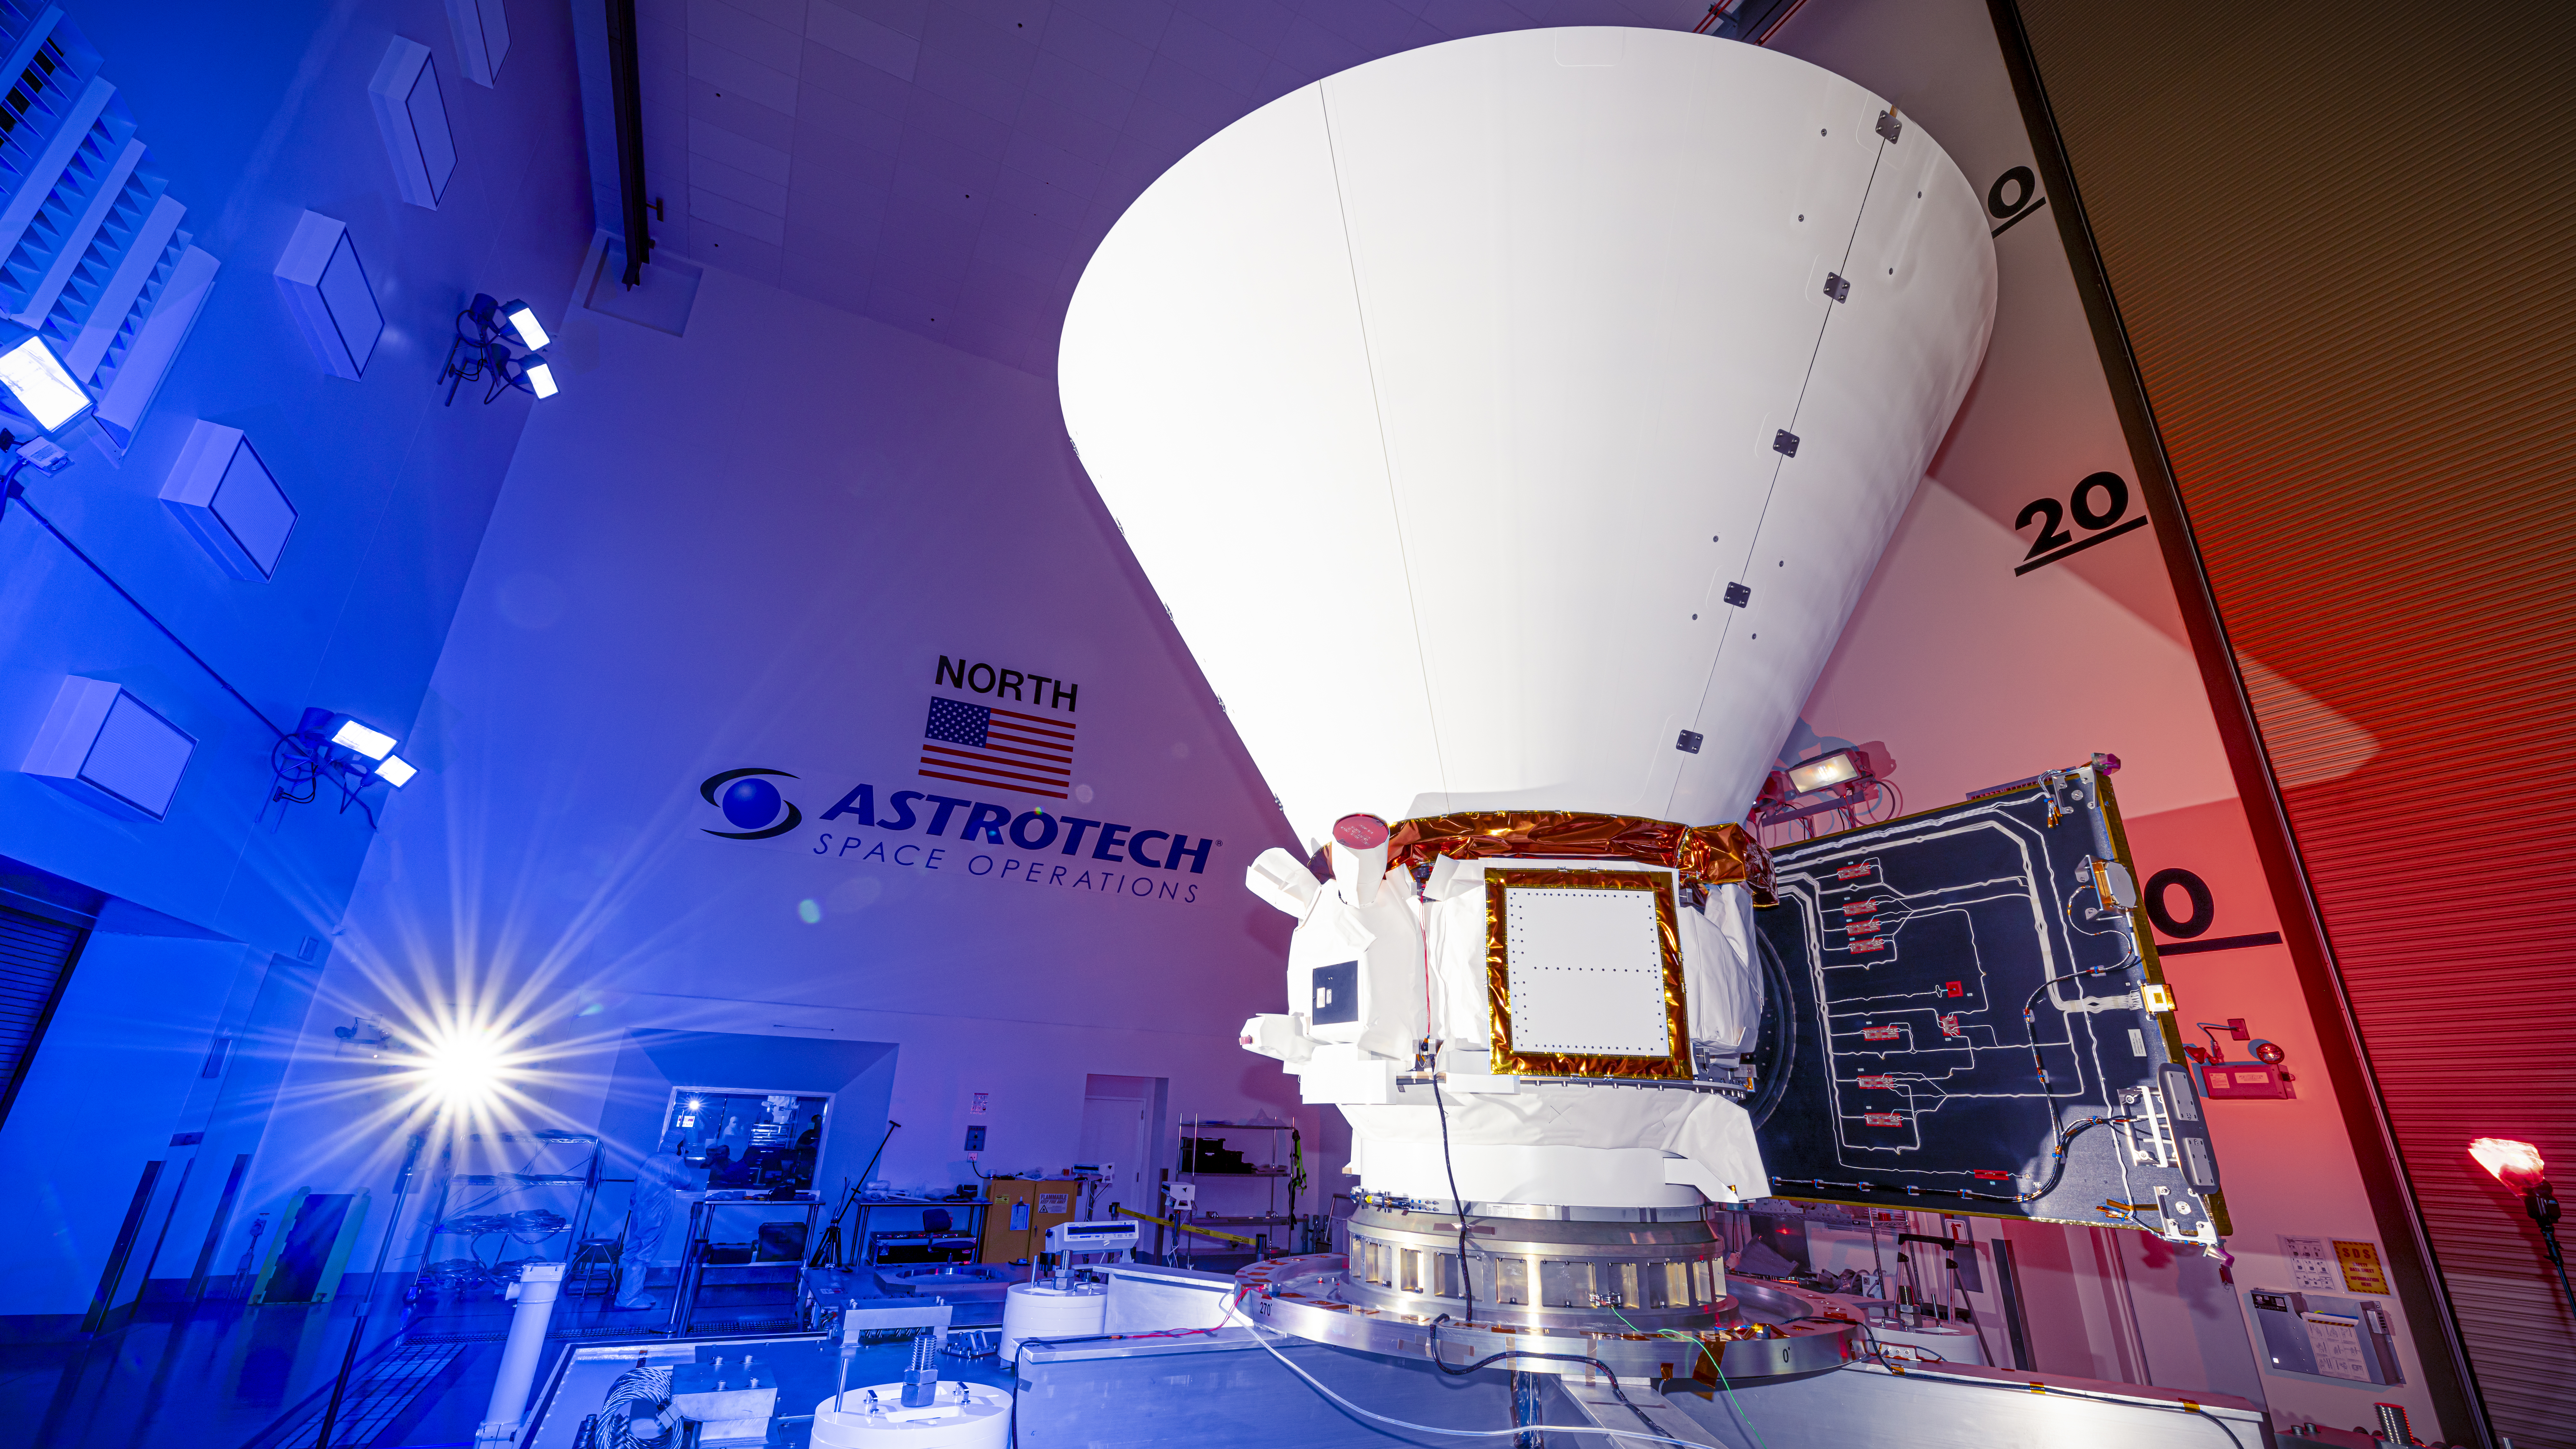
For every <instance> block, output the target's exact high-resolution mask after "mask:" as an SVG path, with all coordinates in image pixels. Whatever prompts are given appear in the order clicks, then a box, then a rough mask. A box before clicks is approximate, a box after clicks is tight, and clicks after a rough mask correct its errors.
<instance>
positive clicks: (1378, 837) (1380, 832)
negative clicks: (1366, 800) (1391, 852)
mask: <svg viewBox="0 0 2576 1449" xmlns="http://www.w3.org/2000/svg"><path fill="white" fill-rule="evenodd" d="M1391 833H1392V832H1390V831H1389V830H1388V829H1387V828H1386V822H1385V821H1383V820H1380V819H1378V818H1377V817H1376V816H1374V815H1345V816H1343V817H1342V818H1341V819H1339V820H1336V821H1334V822H1333V838H1334V839H1335V840H1338V841H1340V842H1341V843H1342V844H1344V845H1347V846H1349V847H1350V848H1351V849H1353V850H1374V849H1376V848H1377V847H1379V846H1381V845H1384V844H1386V841H1387V837H1388V835H1389V834H1391Z"/></svg>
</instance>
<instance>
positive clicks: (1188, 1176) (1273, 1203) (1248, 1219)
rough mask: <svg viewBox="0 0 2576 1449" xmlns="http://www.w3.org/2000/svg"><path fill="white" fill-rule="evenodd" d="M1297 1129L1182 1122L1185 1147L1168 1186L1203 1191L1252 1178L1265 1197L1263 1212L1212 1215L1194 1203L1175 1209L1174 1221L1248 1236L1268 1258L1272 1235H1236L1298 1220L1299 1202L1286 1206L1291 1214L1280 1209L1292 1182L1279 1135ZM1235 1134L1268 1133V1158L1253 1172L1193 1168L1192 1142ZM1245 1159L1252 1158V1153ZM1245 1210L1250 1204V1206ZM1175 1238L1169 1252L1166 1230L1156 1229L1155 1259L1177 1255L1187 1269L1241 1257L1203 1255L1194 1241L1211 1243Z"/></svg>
mask: <svg viewBox="0 0 2576 1449" xmlns="http://www.w3.org/2000/svg"><path fill="white" fill-rule="evenodd" d="M1296 1130H1297V1125H1296V1124H1295V1123H1293V1122H1233V1121H1224V1120H1218V1119H1209V1120H1189V1119H1184V1120H1183V1121H1182V1122H1181V1124H1180V1135H1181V1141H1182V1144H1183V1145H1182V1148H1181V1165H1180V1167H1179V1168H1177V1169H1175V1170H1174V1171H1173V1173H1172V1175H1171V1177H1170V1178H1169V1179H1168V1180H1167V1184H1166V1185H1167V1186H1169V1185H1172V1184H1179V1183H1193V1184H1197V1185H1199V1187H1200V1188H1201V1190H1202V1192H1203V1191H1204V1189H1205V1187H1206V1186H1207V1185H1208V1184H1210V1183H1214V1182H1227V1183H1233V1182H1241V1181H1246V1180H1250V1181H1256V1182H1260V1183H1262V1184H1263V1193H1262V1201H1261V1210H1260V1211H1258V1212H1240V1213H1219V1212H1209V1211H1206V1210H1205V1208H1206V1206H1207V1205H1206V1204H1203V1203H1202V1204H1195V1205H1193V1206H1191V1207H1190V1208H1188V1209H1186V1210H1179V1211H1175V1212H1174V1213H1173V1214H1172V1217H1173V1219H1174V1221H1176V1222H1183V1223H1194V1224H1197V1225H1200V1226H1203V1227H1209V1228H1215V1229H1219V1230H1222V1231H1225V1232H1229V1233H1237V1235H1238V1236H1249V1237H1251V1238H1253V1239H1254V1240H1255V1241H1256V1243H1257V1244H1258V1246H1256V1247H1255V1248H1254V1249H1253V1250H1252V1256H1254V1257H1261V1256H1264V1255H1266V1254H1267V1253H1268V1252H1269V1251H1270V1245H1271V1238H1272V1234H1270V1233H1269V1232H1266V1231H1256V1232H1252V1233H1248V1234H1244V1233H1239V1232H1237V1230H1239V1229H1244V1228H1253V1229H1268V1228H1277V1227H1286V1226H1289V1225H1291V1224H1293V1223H1295V1222H1296V1221H1297V1217H1296V1212H1295V1208H1296V1204H1295V1203H1294V1202H1291V1203H1289V1204H1288V1205H1287V1208H1288V1210H1287V1211H1282V1210H1281V1206H1280V1202H1279V1189H1280V1187H1281V1186H1282V1185H1283V1184H1285V1183H1286V1182H1287V1181H1288V1178H1289V1170H1288V1163H1287V1162H1286V1161H1285V1160H1284V1159H1285V1154H1284V1149H1283V1148H1282V1147H1281V1145H1280V1135H1279V1134H1281V1133H1283V1132H1285V1133H1293V1132H1295V1131H1296ZM1231 1132H1245V1133H1256V1132H1257V1133H1263V1134H1266V1136H1267V1139H1268V1149H1269V1150H1268V1152H1267V1153H1266V1154H1265V1156H1266V1160H1265V1161H1261V1162H1255V1163H1253V1164H1252V1165H1251V1167H1250V1169H1249V1170H1247V1171H1243V1172H1233V1171H1216V1172H1208V1171H1201V1170H1198V1169H1197V1168H1196V1165H1195V1164H1196V1158H1197V1154H1194V1153H1192V1152H1191V1150H1190V1148H1189V1146H1188V1144H1189V1143H1190V1142H1191V1141H1192V1140H1194V1139H1195V1140H1197V1141H1201V1142H1205V1141H1207V1140H1209V1139H1210V1137H1211V1135H1212V1134H1215V1135H1221V1134H1225V1133H1231ZM1229 1150H1231V1149H1229ZM1246 1155H1247V1156H1248V1155H1249V1154H1246ZM1168 1198H1169V1194H1168V1192H1167V1193H1166V1200H1167V1202H1168ZM1245 1206H1248V1204H1246V1205H1245ZM1172 1237H1173V1239H1174V1241H1173V1242H1172V1245H1171V1248H1170V1250H1169V1252H1168V1253H1167V1252H1166V1250H1165V1248H1164V1244H1163V1238H1164V1229H1162V1228H1161V1227H1159V1226H1157V1227H1156V1228H1155V1229H1154V1253H1155V1256H1156V1257H1159V1258H1164V1259H1165V1261H1170V1259H1171V1258H1173V1257H1178V1258H1179V1259H1180V1260H1181V1262H1182V1264H1183V1266H1189V1265H1191V1264H1192V1263H1194V1262H1195V1260H1196V1259H1198V1258H1202V1257H1232V1256H1240V1255H1239V1254H1233V1253H1210V1252H1202V1251H1199V1250H1198V1249H1197V1248H1195V1247H1194V1246H1193V1243H1194V1241H1196V1242H1205V1241H1207V1240H1204V1239H1201V1240H1194V1239H1193V1238H1192V1237H1191V1235H1190V1234H1189V1233H1187V1232H1176V1233H1174V1234H1172Z"/></svg>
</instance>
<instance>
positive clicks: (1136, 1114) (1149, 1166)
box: [1074, 1073, 1162, 1217]
mask: <svg viewBox="0 0 2576 1449" xmlns="http://www.w3.org/2000/svg"><path fill="white" fill-rule="evenodd" d="M1161 1086H1162V1080H1161V1079H1160V1078H1157V1077H1117V1076H1103V1075H1100V1074H1098V1073H1093V1074H1091V1075H1089V1076H1086V1077H1084V1078H1083V1086H1082V1137H1081V1139H1080V1144H1079V1145H1080V1150H1079V1151H1078V1152H1077V1153H1076V1154H1075V1159H1074V1160H1075V1161H1077V1162H1082V1163H1105V1164H1107V1165H1108V1168H1109V1171H1108V1172H1107V1174H1106V1175H1105V1176H1104V1177H1103V1178H1102V1179H1101V1182H1100V1187H1099V1189H1098V1191H1097V1193H1096V1194H1095V1197H1096V1200H1097V1206H1093V1205H1092V1203H1091V1202H1088V1201H1087V1202H1086V1203H1085V1204H1084V1212H1085V1214H1086V1215H1091V1216H1099V1217H1106V1216H1108V1215H1109V1214H1110V1213H1111V1212H1112V1211H1113V1210H1114V1208H1115V1207H1116V1206H1120V1205H1123V1206H1126V1207H1132V1208H1134V1209H1136V1210H1137V1211H1139V1212H1154V1211H1156V1210H1157V1209H1156V1207H1155V1204H1156V1203H1157V1202H1158V1201H1159V1200H1160V1199H1159V1198H1158V1196H1157V1194H1156V1192H1155V1182H1156V1180H1157V1178H1158V1175H1159V1174H1158V1173H1157V1171H1156V1169H1157V1167H1158V1165H1159V1164H1158V1163H1157V1161H1156V1157H1155V1152H1154V1147H1155V1135H1154V1107H1155V1103H1156V1102H1157V1101H1158V1100H1159V1099H1160V1096H1161V1093H1160V1091H1159V1089H1160V1087H1161Z"/></svg>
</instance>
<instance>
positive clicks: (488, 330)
mask: <svg viewBox="0 0 2576 1449" xmlns="http://www.w3.org/2000/svg"><path fill="white" fill-rule="evenodd" d="M553 340H554V339H553V338H551V337H549V336H547V335H546V329H545V327H544V325H543V324H542V323H540V322H538V321H537V314H536V313H535V312H534V311H531V310H530V309H529V307H528V304H527V303H525V302H512V303H510V304H509V305H507V306H503V305H502V304H501V303H499V302H496V301H494V300H492V297H491V295H490V294H489V293H486V292H477V293H475V294H474V300H473V301H471V302H468V303H467V304H466V305H465V310H463V311H461V312H459V313H457V314H456V338H455V340H454V341H452V342H450V343H448V344H447V361H446V363H445V364H444V365H442V366H441V367H440V368H439V370H438V380H439V381H440V382H442V383H445V384H447V401H448V402H449V404H451V405H452V404H454V403H455V401H456V389H457V388H458V387H459V386H461V385H463V384H465V383H468V382H483V383H484V384H485V387H484V390H483V401H485V402H487V403H489V402H495V401H498V400H499V398H500V396H501V394H503V393H505V392H508V391H510V390H511V389H513V388H517V389H521V390H523V391H526V392H529V393H532V394H534V395H535V396H537V397H539V398H550V397H553V396H554V395H555V392H556V386H555V371H554V365H553V364H552V363H550V362H548V361H547V360H546V356H545V354H544V353H543V352H540V351H538V350H537V349H539V348H542V347H544V346H545V345H546V344H547V343H549V342H551V341H553ZM514 343H515V344H516V345H517V346H519V347H523V348H525V349H526V350H525V351H523V352H514V351H512V350H511V349H512V346H513V344H514Z"/></svg>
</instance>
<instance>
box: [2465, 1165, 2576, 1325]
mask: <svg viewBox="0 0 2576 1449" xmlns="http://www.w3.org/2000/svg"><path fill="white" fill-rule="evenodd" d="M2469 1155H2470V1156H2471V1157H2474V1158H2476V1159H2477V1160H2478V1166H2480V1167H2483V1168H2485V1169H2486V1170H2487V1171H2488V1172H2490V1173H2492V1174H2494V1176H2495V1180H2496V1181H2498V1182H2500V1183H2503V1184H2504V1185H2505V1186H2506V1187H2509V1188H2511V1189H2513V1190H2514V1191H2515V1192H2518V1193H2521V1194H2522V1210H2523V1212H2524V1213H2526V1214H2527V1215H2529V1216H2530V1218H2531V1221H2532V1225H2533V1226H2534V1227H2537V1228H2539V1229H2540V1246H2541V1249H2542V1250H2543V1251H2545V1252H2546V1253H2548V1254H2549V1266H2550V1267H2551V1268H2552V1269H2554V1270H2556V1272H2557V1274H2558V1290H2559V1291H2560V1292H2562V1293H2564V1294H2566V1295H2567V1311H2568V1312H2569V1313H2571V1314H2576V1287H2570V1286H2568V1282H2567V1256H2566V1255H2565V1254H2564V1253H2561V1252H2560V1251H2559V1250H2558V1195H2557V1194H2556V1193H2553V1192H2551V1191H2550V1190H2549V1175H2548V1173H2549V1167H2548V1164H2547V1163H2545V1162H2542V1161H2541V1160H2540V1149H2539V1148H2537V1147H2534V1146H2532V1145H2531V1144H2530V1143H2528V1142H2517V1141H2515V1140H2514V1139H2513V1138H2510V1137H2480V1138H2477V1139H2475V1140H2473V1141H2471V1142H2470V1143H2469Z"/></svg>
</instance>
